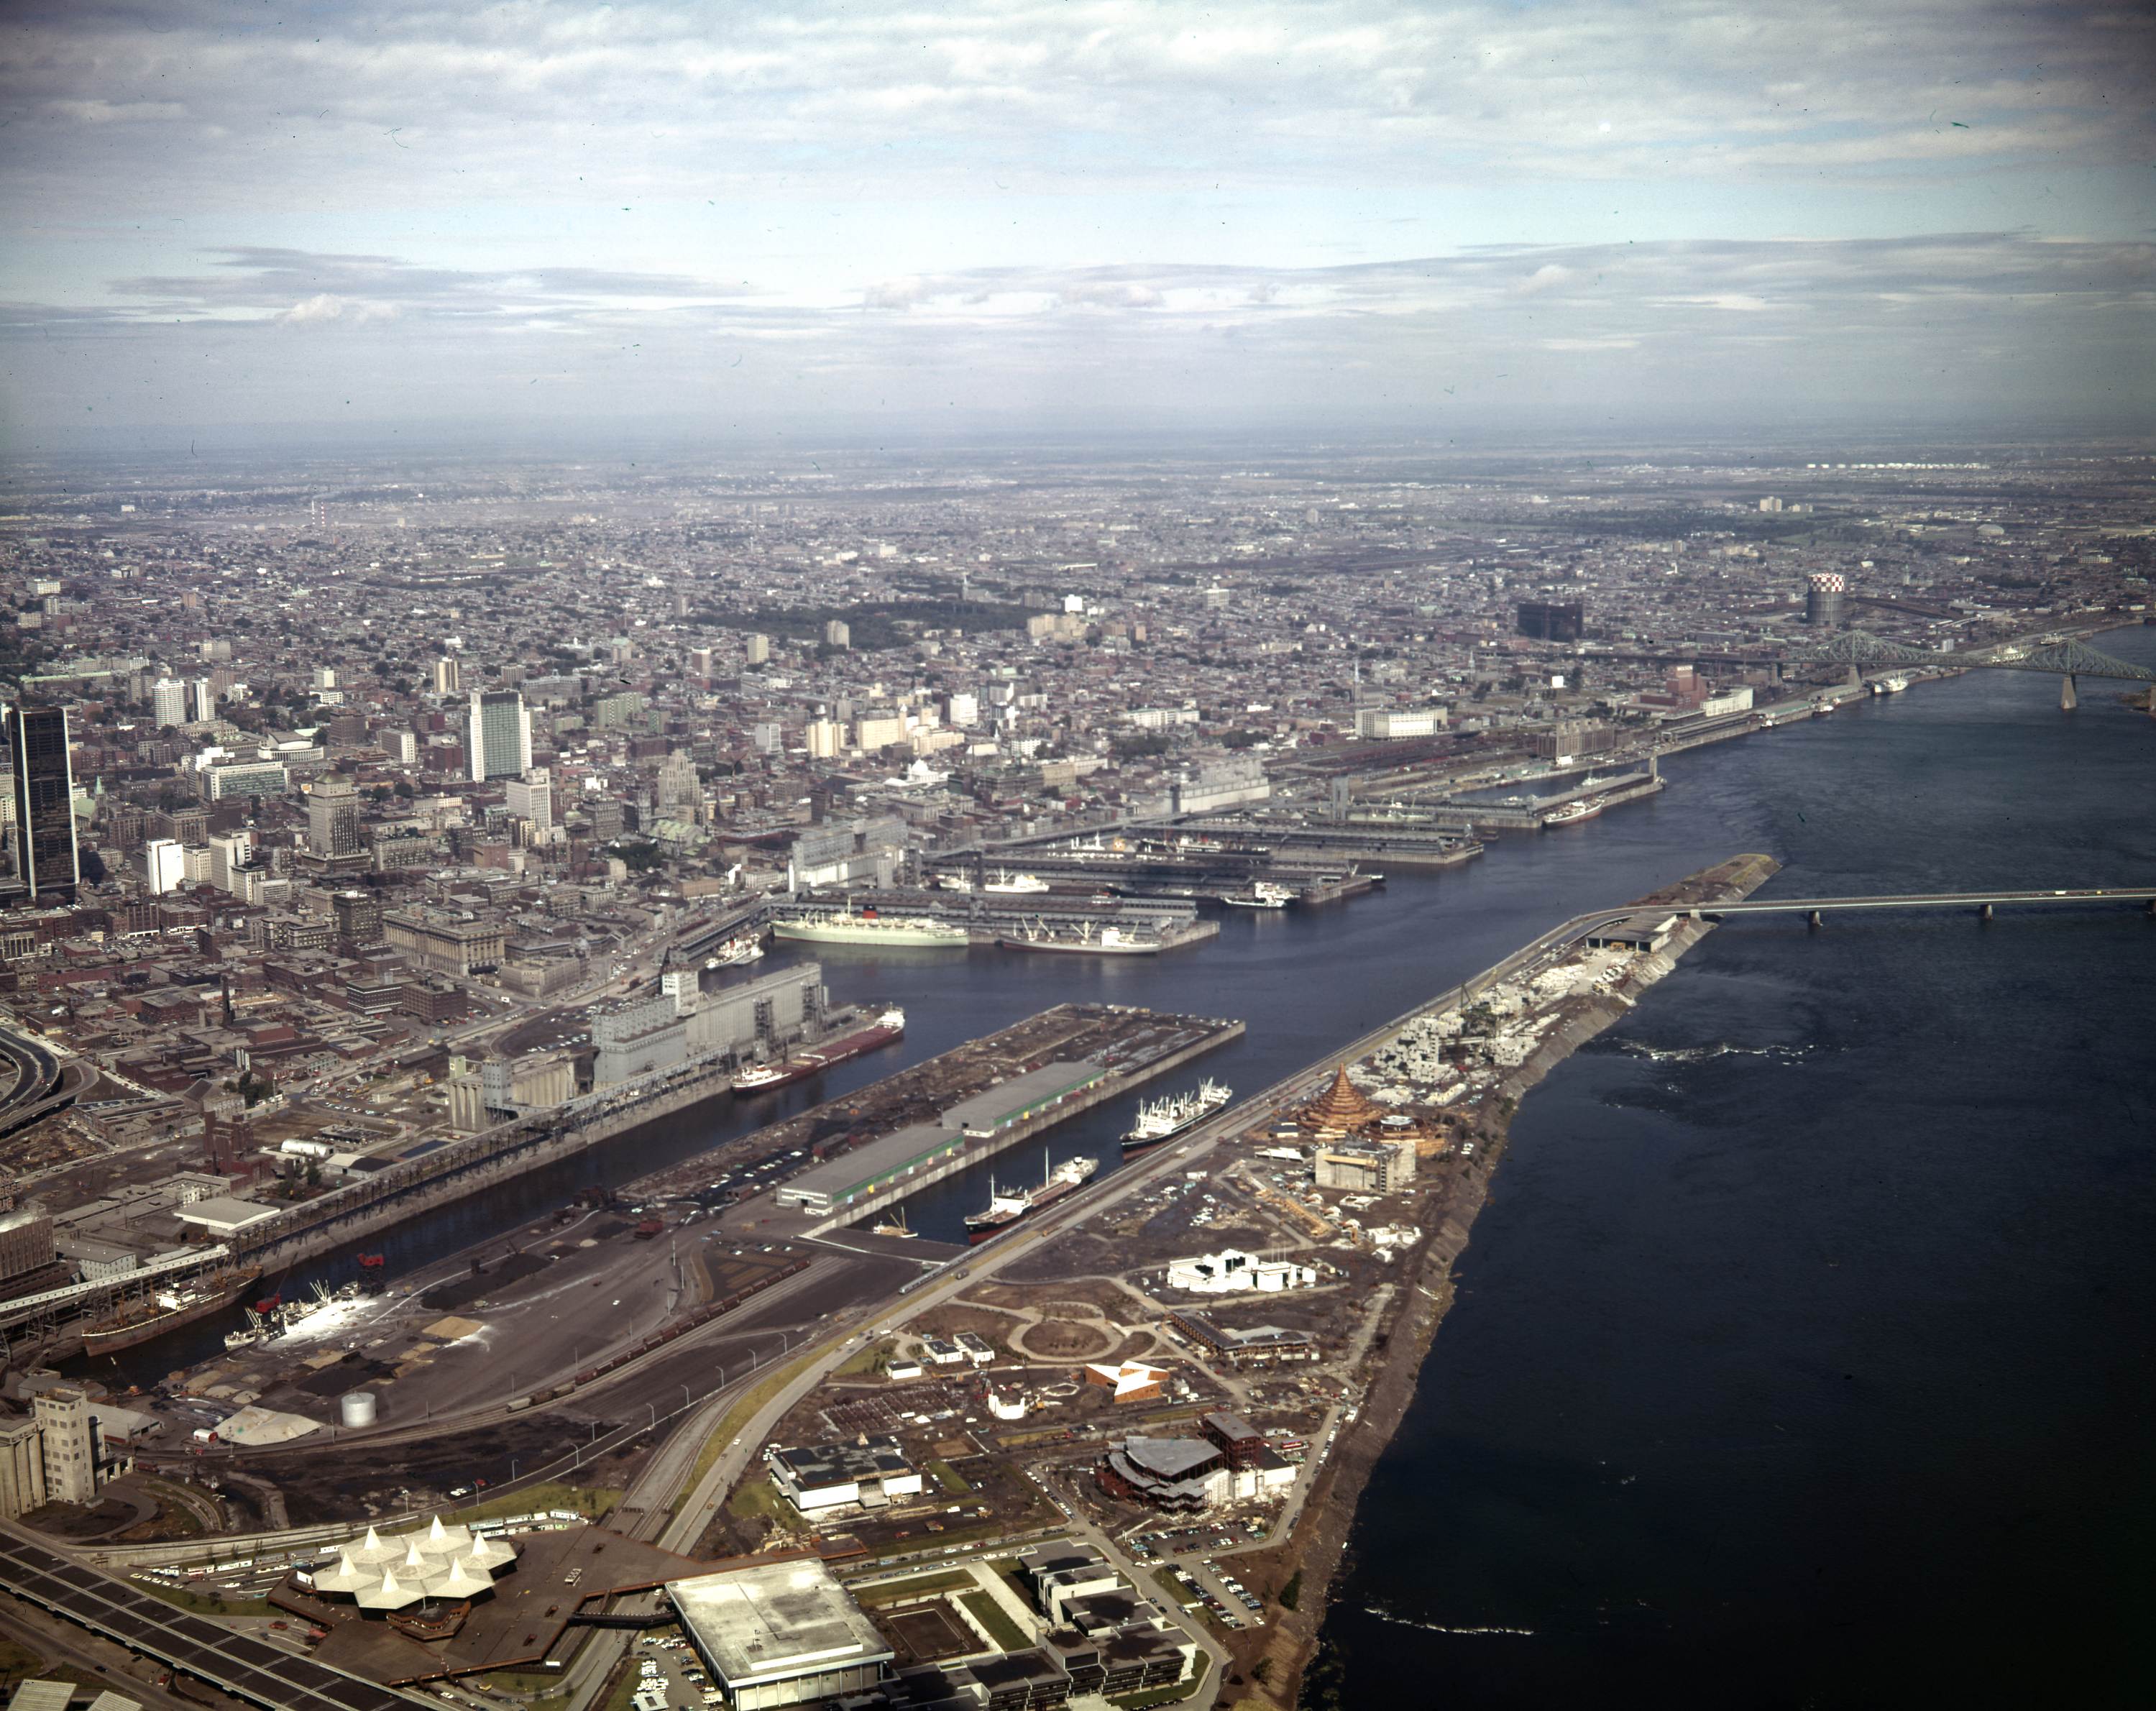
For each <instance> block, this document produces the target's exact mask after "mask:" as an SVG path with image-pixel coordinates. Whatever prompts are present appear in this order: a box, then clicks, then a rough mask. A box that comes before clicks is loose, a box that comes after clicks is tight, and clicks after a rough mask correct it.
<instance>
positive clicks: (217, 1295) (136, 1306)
mask: <svg viewBox="0 0 2156 1711" xmlns="http://www.w3.org/2000/svg"><path fill="white" fill-rule="evenodd" d="M261 1276H262V1268H261V1267H259V1266H243V1267H239V1269H238V1270H237V1271H225V1272H213V1273H212V1274H211V1275H210V1276H208V1277H198V1278H197V1279H195V1280H194V1281H193V1282H188V1283H179V1284H175V1285H174V1286H172V1287H171V1288H169V1289H160V1290H157V1291H156V1292H153V1293H151V1294H150V1295H148V1296H146V1297H144V1298H143V1299H141V1300H140V1301H132V1302H129V1303H126V1305H125V1306H123V1307H121V1308H118V1309H117V1310H115V1312H113V1313H108V1314H106V1315H105V1318H101V1319H93V1320H91V1321H90V1323H89V1324H87V1325H85V1326H84V1327H83V1333H82V1352H83V1353H84V1354H117V1353H118V1352H119V1351H120V1350H121V1349H132V1348H133V1347H134V1346H135V1345H136V1344H137V1343H146V1342H148V1341H149V1340H150V1339H151V1338H152V1337H162V1336H163V1335H164V1334H165V1333H166V1332H167V1331H177V1329H179V1328H180V1327H181V1326H182V1325H191V1324H193V1323H194V1322H195V1321H196V1320H197V1319H199V1318H206V1317H208V1315H209V1314H211V1313H215V1312H216V1311H217V1310H218V1308H225V1307H229V1306H231V1305H232V1303H234V1302H235V1301H237V1300H239V1297H241V1296H243V1295H244V1294H246V1293H247V1292H248V1291H249V1289H251V1288H253V1287H254V1284H255V1282H256V1280H257V1279H259V1277H261Z"/></svg>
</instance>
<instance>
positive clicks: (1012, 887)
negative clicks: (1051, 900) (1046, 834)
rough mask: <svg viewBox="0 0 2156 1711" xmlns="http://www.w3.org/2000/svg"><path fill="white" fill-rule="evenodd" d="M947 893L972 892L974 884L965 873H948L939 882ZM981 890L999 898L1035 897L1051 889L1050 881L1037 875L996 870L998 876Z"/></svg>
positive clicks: (985, 883)
mask: <svg viewBox="0 0 2156 1711" xmlns="http://www.w3.org/2000/svg"><path fill="white" fill-rule="evenodd" d="M937 884H938V885H940V886H942V887H943V889H944V890H945V891H971V890H973V881H971V880H970V879H968V878H967V877H966V876H965V875H964V874H962V873H947V874H945V875H944V876H943V877H942V879H940V880H938V881H937ZM981 889H982V890H983V891H987V892H991V893H993V894H994V895H996V896H998V897H1034V896H1037V895H1038V894H1039V893H1040V892H1042V891H1048V890H1050V889H1051V887H1050V885H1049V883H1048V881H1046V880H1045V879H1043V878H1041V877H1040V876H1039V875H1037V874H1031V873H1007V872H1005V871H1004V870H1003V869H1001V868H998V869H997V870H996V876H995V877H994V878H993V879H992V880H988V881H985V882H984V883H983V885H982V886H981Z"/></svg>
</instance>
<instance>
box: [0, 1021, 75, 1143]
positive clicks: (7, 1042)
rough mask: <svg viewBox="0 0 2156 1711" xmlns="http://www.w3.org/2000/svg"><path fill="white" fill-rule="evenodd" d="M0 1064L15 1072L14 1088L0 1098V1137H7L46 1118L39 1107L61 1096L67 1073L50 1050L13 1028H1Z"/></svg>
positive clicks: (10, 1088)
mask: <svg viewBox="0 0 2156 1711" xmlns="http://www.w3.org/2000/svg"><path fill="white" fill-rule="evenodd" d="M0 1060H4V1061H6V1062H7V1063H8V1065H9V1066H11V1067H12V1068H13V1070H14V1071H15V1081H14V1085H13V1086H12V1087H9V1088H8V1091H7V1092H6V1093H5V1094H4V1095H0V1134H5V1133H10V1132H11V1131H13V1130H14V1129H17V1128H21V1127H22V1126H23V1124H25V1123H31V1122H33V1121H35V1119H36V1118H38V1117H40V1116H43V1115H44V1112H42V1111H40V1110H39V1109H38V1107H40V1106H43V1105H44V1104H46V1102H48V1101H49V1100H52V1099H54V1098H56V1097H58V1096H59V1092H60V1091H61V1087H62V1083H63V1081H64V1074H65V1072H64V1071H63V1070H62V1068H61V1066H60V1061H59V1058H58V1057H56V1056H54V1054H53V1053H52V1052H51V1051H49V1050H48V1049H47V1048H46V1047H44V1046H41V1045H39V1044H38V1042H37V1041H36V1040H33V1039H32V1038H30V1037H29V1035H27V1034H18V1033H17V1032H15V1030H13V1029H12V1028H0Z"/></svg>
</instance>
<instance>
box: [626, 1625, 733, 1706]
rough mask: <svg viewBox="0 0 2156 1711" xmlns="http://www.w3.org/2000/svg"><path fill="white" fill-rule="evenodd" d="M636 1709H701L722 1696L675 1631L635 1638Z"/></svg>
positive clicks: (692, 1652) (688, 1646) (717, 1700)
mask: <svg viewBox="0 0 2156 1711" xmlns="http://www.w3.org/2000/svg"><path fill="white" fill-rule="evenodd" d="M634 1656H635V1659H636V1670H637V1678H638V1680H637V1692H636V1698H635V1699H634V1701H633V1702H632V1703H634V1705H635V1707H636V1711H703V1708H704V1707H705V1706H706V1705H716V1704H718V1703H721V1699H722V1698H723V1697H724V1696H723V1695H721V1693H720V1692H719V1690H718V1689H717V1688H715V1687H713V1686H712V1685H711V1679H710V1678H709V1677H707V1676H706V1674H705V1673H704V1667H703V1665H702V1664H701V1662H699V1661H698V1659H697V1657H696V1652H695V1651H694V1650H692V1649H691V1648H690V1645H689V1642H687V1641H686V1640H684V1639H683V1638H681V1637H680V1635H678V1634H647V1635H645V1636H644V1637H643V1638H642V1639H640V1640H639V1641H638V1642H636V1647H635V1651H634Z"/></svg>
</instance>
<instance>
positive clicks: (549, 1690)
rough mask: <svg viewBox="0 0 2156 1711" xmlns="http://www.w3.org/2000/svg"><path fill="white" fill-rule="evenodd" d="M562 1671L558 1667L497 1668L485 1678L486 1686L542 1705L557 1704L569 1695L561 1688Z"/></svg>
mask: <svg viewBox="0 0 2156 1711" xmlns="http://www.w3.org/2000/svg"><path fill="white" fill-rule="evenodd" d="M563 1673H564V1672H562V1671H561V1670H558V1669H498V1670H495V1672H493V1673H491V1674H490V1675H489V1676H488V1677H487V1678H485V1679H486V1685H487V1686H488V1687H490V1688H495V1689H496V1690H497V1691H499V1692H500V1693H516V1694H517V1695H519V1696H521V1697H526V1698H531V1699H533V1700H535V1701H536V1703H538V1704H539V1705H542V1706H547V1705H559V1704H562V1703H566V1701H567V1698H568V1697H569V1696H568V1694H567V1692H565V1691H563V1690H562V1674H563Z"/></svg>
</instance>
